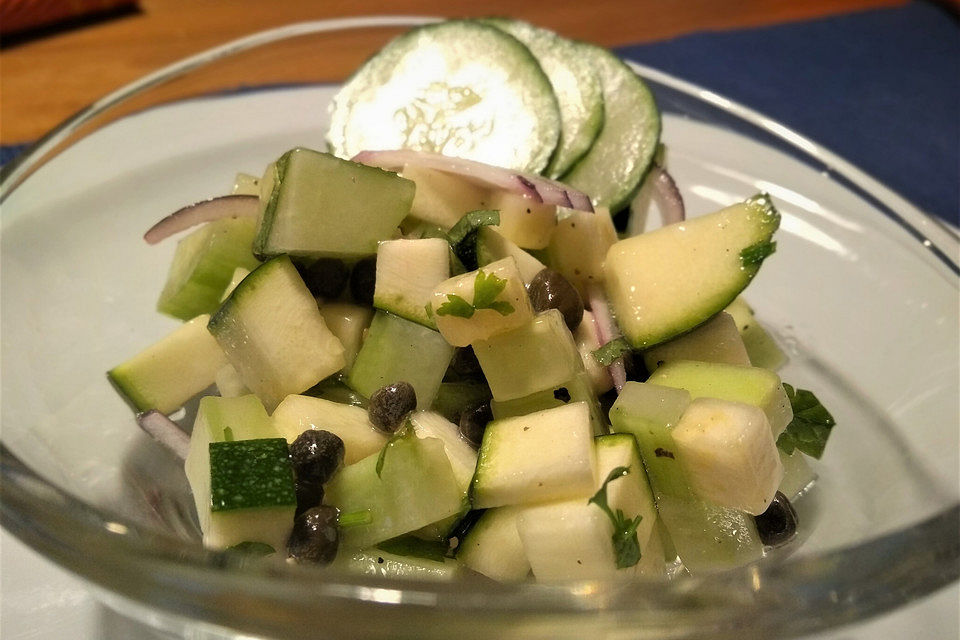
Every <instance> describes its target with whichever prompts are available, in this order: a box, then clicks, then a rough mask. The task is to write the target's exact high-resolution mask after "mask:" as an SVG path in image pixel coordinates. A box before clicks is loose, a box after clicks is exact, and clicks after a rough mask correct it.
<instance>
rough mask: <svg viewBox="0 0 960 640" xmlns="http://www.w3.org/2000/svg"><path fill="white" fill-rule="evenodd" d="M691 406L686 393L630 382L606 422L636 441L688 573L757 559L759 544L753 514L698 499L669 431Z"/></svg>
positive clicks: (660, 508) (662, 512)
mask: <svg viewBox="0 0 960 640" xmlns="http://www.w3.org/2000/svg"><path fill="white" fill-rule="evenodd" d="M689 404H690V394H689V393H688V392H686V391H683V390H680V389H670V388H667V387H658V386H656V385H652V384H647V383H639V382H628V383H627V384H626V385H624V387H623V391H622V392H621V393H620V397H619V398H617V401H616V403H614V405H613V408H612V409H611V410H610V422H611V423H612V425H613V430H614V431H616V432H618V433H631V434H633V436H634V437H635V438H636V439H637V444H638V445H639V446H640V452H641V454H642V456H643V463H644V466H645V467H646V469H647V475H648V478H649V479H650V486H651V488H652V489H653V493H654V497H655V498H656V501H657V510H658V512H659V515H660V519H661V520H662V522H663V523H664V525H665V526H666V528H667V531H668V532H669V534H670V537H671V539H672V542H673V544H674V546H675V547H676V549H677V552H678V554H679V555H680V558H681V559H682V560H683V562H684V564H685V565H686V567H687V569H688V570H690V572H691V573H696V572H699V571H707V570H712V569H720V568H728V567H733V566H739V565H742V564H746V563H748V562H752V561H754V560H757V559H758V558H760V556H761V555H762V553H763V545H762V544H761V542H760V539H759V535H758V534H757V529H756V525H755V524H754V521H753V518H752V517H750V516H749V515H747V514H745V513H743V512H740V511H736V510H734V509H725V508H723V507H718V506H714V505H711V504H708V503H706V502H704V501H703V500H701V499H700V498H698V497H697V495H696V494H695V493H694V492H693V489H692V488H691V487H690V485H689V483H688V482H687V478H686V475H685V474H684V471H683V469H682V467H681V466H680V461H679V460H677V453H676V451H677V445H676V443H675V442H674V439H673V434H672V430H673V428H674V426H675V425H676V424H677V423H678V422H679V421H680V418H681V416H682V415H683V413H684V411H686V409H687V407H688V406H689Z"/></svg>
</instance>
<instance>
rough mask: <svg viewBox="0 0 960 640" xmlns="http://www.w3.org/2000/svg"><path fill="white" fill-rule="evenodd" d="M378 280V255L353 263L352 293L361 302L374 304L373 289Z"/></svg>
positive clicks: (356, 300) (351, 274)
mask: <svg viewBox="0 0 960 640" xmlns="http://www.w3.org/2000/svg"><path fill="white" fill-rule="evenodd" d="M376 282H377V257H376V256H371V257H369V258H364V259H363V260H360V261H359V262H357V264H355V265H353V271H351V272H350V295H351V296H353V299H354V301H355V302H357V303H359V304H373V289H374V286H375V285H376Z"/></svg>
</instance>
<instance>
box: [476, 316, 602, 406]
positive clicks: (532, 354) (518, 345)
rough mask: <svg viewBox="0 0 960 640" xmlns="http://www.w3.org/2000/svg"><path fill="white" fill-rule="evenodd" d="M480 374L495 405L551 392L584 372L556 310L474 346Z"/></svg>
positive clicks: (564, 324) (571, 338) (573, 345)
mask: <svg viewBox="0 0 960 640" xmlns="http://www.w3.org/2000/svg"><path fill="white" fill-rule="evenodd" d="M473 351H474V353H476V355H477V360H479V361H480V367H481V368H482V369H483V375H484V376H486V378H487V383H488V384H489V385H490V391H491V392H492V393H493V397H494V399H495V400H497V401H498V402H504V401H506V400H514V399H516V398H522V397H524V396H528V395H530V394H532V393H536V392H538V391H543V390H545V389H553V388H554V387H558V386H560V385H562V384H563V383H565V382H567V381H568V380H572V379H573V378H574V377H575V376H576V375H577V374H578V373H580V372H581V371H583V363H582V361H581V359H580V352H579V351H577V345H576V344H575V343H574V342H573V336H572V335H571V334H570V330H569V329H567V325H566V323H565V322H564V321H563V315H562V314H561V313H560V312H559V311H557V310H556V309H550V310H548V311H544V312H543V313H539V314H537V316H536V317H534V318H533V319H532V320H531V321H530V322H528V323H526V324H524V325H523V326H521V327H518V328H516V329H514V330H512V331H508V332H506V333H501V334H499V335H496V336H493V337H491V338H489V339H487V340H481V341H478V342H475V343H474V344H473Z"/></svg>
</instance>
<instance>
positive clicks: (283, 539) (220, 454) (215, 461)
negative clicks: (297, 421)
mask: <svg viewBox="0 0 960 640" xmlns="http://www.w3.org/2000/svg"><path fill="white" fill-rule="evenodd" d="M210 498H211V511H212V513H211V515H210V530H209V531H207V532H206V534H205V535H204V538H203V541H204V544H206V545H207V546H211V547H215V548H226V547H230V546H233V545H235V544H239V543H241V542H263V543H265V544H268V545H270V546H271V547H273V548H274V549H275V550H278V551H280V552H281V553H282V552H283V550H284V549H286V545H287V539H288V538H289V537H290V531H291V530H292V529H293V515H294V512H295V511H296V509H297V494H296V490H295V487H294V478H293V464H292V463H291V462H290V454H289V451H288V450H287V441H286V440H284V439H283V438H265V439H259V440H233V441H224V442H211V443H210Z"/></svg>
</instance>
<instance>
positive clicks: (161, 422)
mask: <svg viewBox="0 0 960 640" xmlns="http://www.w3.org/2000/svg"><path fill="white" fill-rule="evenodd" d="M137 424H138V425H140V428H141V429H143V430H144V431H146V432H147V433H148V434H150V437H152V438H153V439H154V440H156V441H157V442H159V443H160V444H162V445H163V446H165V447H166V448H167V449H169V450H170V451H172V452H173V454H174V455H176V456H177V457H178V458H180V459H181V460H186V459H187V453H188V452H189V451H190V436H188V435H187V434H186V432H185V431H184V430H183V429H181V428H180V425H178V424H177V423H176V422H174V421H173V420H171V419H170V418H168V417H167V416H165V415H163V414H162V413H160V412H159V411H157V410H156V409H151V410H150V411H144V412H143V413H138V414H137Z"/></svg>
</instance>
